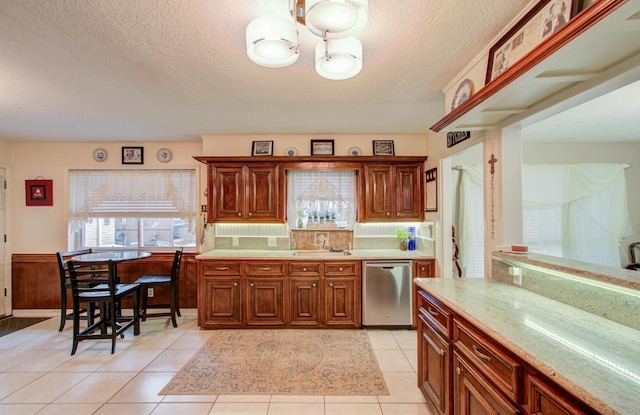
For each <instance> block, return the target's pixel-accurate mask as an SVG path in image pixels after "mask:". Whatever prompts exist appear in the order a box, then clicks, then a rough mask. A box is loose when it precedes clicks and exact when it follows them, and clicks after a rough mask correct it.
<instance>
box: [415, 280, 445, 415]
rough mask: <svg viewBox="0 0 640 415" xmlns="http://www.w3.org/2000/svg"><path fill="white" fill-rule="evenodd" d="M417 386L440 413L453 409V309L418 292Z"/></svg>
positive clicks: (422, 292) (443, 413) (443, 414)
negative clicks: (450, 309) (451, 310)
mask: <svg viewBox="0 0 640 415" xmlns="http://www.w3.org/2000/svg"><path fill="white" fill-rule="evenodd" d="M417 297H418V313H417V319H416V320H417V326H418V327H417V329H418V330H417V333H418V387H419V388H420V390H421V391H422V393H423V394H424V395H425V397H426V398H427V399H429V401H430V402H431V404H432V405H433V407H434V409H435V410H436V411H437V412H438V414H440V415H450V414H451V413H452V405H453V402H452V394H451V392H452V391H451V364H452V353H453V345H452V341H451V338H450V336H451V324H452V318H453V317H452V316H453V315H452V313H451V312H450V311H449V310H448V309H447V308H446V307H445V306H443V305H442V304H440V303H439V302H437V301H436V300H435V299H434V298H432V297H430V296H429V295H427V294H426V293H425V292H424V291H419V292H418V296H417Z"/></svg>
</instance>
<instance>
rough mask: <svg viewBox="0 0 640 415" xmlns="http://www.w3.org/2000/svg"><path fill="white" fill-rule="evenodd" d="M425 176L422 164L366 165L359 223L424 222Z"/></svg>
mask: <svg viewBox="0 0 640 415" xmlns="http://www.w3.org/2000/svg"><path fill="white" fill-rule="evenodd" d="M422 172H423V164H422V163H412V164H386V163H385V164H371V165H365V166H364V177H363V180H362V189H363V190H364V192H363V193H364V197H363V198H362V199H361V200H362V202H363V204H364V206H363V207H362V208H361V210H360V213H361V214H360V221H361V222H388V221H422V220H423V219H424V213H423V211H424V209H423V205H424V202H423V194H424V193H423V184H422Z"/></svg>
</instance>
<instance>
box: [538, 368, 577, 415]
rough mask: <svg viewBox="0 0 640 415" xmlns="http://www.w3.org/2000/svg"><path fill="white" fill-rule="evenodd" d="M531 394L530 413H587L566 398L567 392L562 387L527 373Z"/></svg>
mask: <svg viewBox="0 0 640 415" xmlns="http://www.w3.org/2000/svg"><path fill="white" fill-rule="evenodd" d="M526 382H527V386H528V396H529V413H531V414H535V415H586V412H584V411H583V410H581V409H579V408H578V407H576V406H575V405H574V404H572V403H571V402H569V400H567V399H566V397H565V396H566V393H564V391H562V390H561V389H557V388H554V387H552V386H551V385H549V384H547V383H545V382H543V381H542V380H540V379H538V378H537V377H536V376H531V375H527V380H526Z"/></svg>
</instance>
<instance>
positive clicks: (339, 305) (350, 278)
mask: <svg viewBox="0 0 640 415" xmlns="http://www.w3.org/2000/svg"><path fill="white" fill-rule="evenodd" d="M198 269H199V275H198V288H199V292H198V298H199V300H198V325H199V326H200V327H201V328H204V329H213V328H224V327H237V328H240V327H269V328H276V327H307V328H310V327H344V328H359V327H360V324H361V317H360V314H361V308H360V303H361V289H360V285H361V284H360V281H361V276H360V275H361V263H360V261H353V260H352V261H316V262H301V261H237V262H229V263H220V262H218V261H208V260H200V261H199V264H198Z"/></svg>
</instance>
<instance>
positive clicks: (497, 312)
mask: <svg viewBox="0 0 640 415" xmlns="http://www.w3.org/2000/svg"><path fill="white" fill-rule="evenodd" d="M415 283H416V285H417V289H418V291H423V292H425V293H427V294H428V295H429V296H431V297H433V298H435V299H436V300H437V301H439V302H440V303H442V304H443V305H444V306H446V307H448V308H449V309H450V310H451V312H452V313H453V314H454V315H456V316H459V317H460V318H461V319H462V320H466V321H467V322H469V323H470V324H472V325H473V326H475V327H476V328H477V329H479V330H481V331H482V332H484V333H485V335H486V336H489V337H490V338H491V339H492V340H493V341H494V342H495V343H496V344H500V345H501V346H503V347H504V349H505V350H507V351H508V352H511V353H513V355H515V356H517V357H518V358H520V359H522V360H523V361H524V362H525V365H527V366H530V367H532V368H535V370H536V371H538V372H539V373H542V374H543V375H544V376H546V377H547V378H548V379H551V381H553V382H555V383H557V384H558V385H559V386H560V387H562V388H564V389H565V390H566V391H568V392H569V393H571V394H573V395H574V396H575V397H577V398H578V399H580V400H581V401H583V402H584V403H586V404H587V405H588V406H590V407H591V408H593V409H595V410H596V411H597V412H598V413H601V414H629V415H631V414H637V413H638V408H640V394H638V393H637V392H638V390H640V332H639V331H638V330H637V329H635V328H632V327H627V326H625V325H622V324H619V323H616V322H613V321H610V320H607V319H606V318H603V317H600V316H597V315H594V314H592V313H589V312H586V311H583V310H580V309H578V308H575V307H572V306H569V305H566V304H563V303H561V302H559V301H555V300H552V299H549V298H547V297H544V296H542V295H539V294H536V293H533V292H530V291H528V290H525V289H522V288H520V287H516V286H513V285H509V284H504V283H498V282H491V281H486V280H483V279H481V280H475V279H442V278H437V279H416V280H415ZM639 294H640V293H637V292H636V293H633V292H631V291H630V292H629V295H631V296H633V295H635V296H638V295H639ZM632 311H633V310H632ZM633 312H634V313H635V314H636V315H637V314H638V310H637V309H635V311H633ZM454 319H455V318H454ZM454 341H455V340H454ZM454 376H455V375H454Z"/></svg>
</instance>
